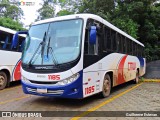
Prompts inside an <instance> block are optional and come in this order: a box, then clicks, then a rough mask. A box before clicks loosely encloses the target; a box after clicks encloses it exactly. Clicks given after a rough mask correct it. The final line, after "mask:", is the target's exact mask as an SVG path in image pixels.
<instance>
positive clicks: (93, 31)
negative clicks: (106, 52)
mask: <svg viewBox="0 0 160 120" xmlns="http://www.w3.org/2000/svg"><path fill="white" fill-rule="evenodd" d="M96 29H97V28H96V26H91V28H90V35H89V43H90V44H92V45H94V44H96V38H97V30H96Z"/></svg>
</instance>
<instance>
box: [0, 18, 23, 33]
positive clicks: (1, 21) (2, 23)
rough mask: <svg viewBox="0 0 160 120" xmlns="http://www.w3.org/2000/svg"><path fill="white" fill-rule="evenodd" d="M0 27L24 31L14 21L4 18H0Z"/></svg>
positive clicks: (21, 26) (20, 25)
mask: <svg viewBox="0 0 160 120" xmlns="http://www.w3.org/2000/svg"><path fill="white" fill-rule="evenodd" d="M0 26H3V27H6V28H10V29H12V30H16V31H21V30H25V29H24V28H23V25H22V24H20V23H19V22H18V21H14V20H12V19H11V18H5V17H1V18H0Z"/></svg>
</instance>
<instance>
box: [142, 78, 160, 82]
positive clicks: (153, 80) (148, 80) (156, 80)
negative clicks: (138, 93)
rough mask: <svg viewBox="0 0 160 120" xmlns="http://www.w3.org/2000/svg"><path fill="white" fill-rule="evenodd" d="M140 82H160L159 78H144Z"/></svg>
mask: <svg viewBox="0 0 160 120" xmlns="http://www.w3.org/2000/svg"><path fill="white" fill-rule="evenodd" d="M142 82H160V79H145V80H142Z"/></svg>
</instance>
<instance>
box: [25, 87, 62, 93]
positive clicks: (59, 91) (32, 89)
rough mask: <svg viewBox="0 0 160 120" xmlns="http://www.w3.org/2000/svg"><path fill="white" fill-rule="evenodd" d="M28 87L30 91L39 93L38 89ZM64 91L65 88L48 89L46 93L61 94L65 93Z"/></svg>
mask: <svg viewBox="0 0 160 120" xmlns="http://www.w3.org/2000/svg"><path fill="white" fill-rule="evenodd" d="M26 88H27V91H28V92H32V93H38V92H37V89H35V88H29V87H26ZM63 92H64V90H47V93H45V94H52V95H61V94H63ZM42 94H43V93H42Z"/></svg>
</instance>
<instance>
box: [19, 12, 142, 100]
mask: <svg viewBox="0 0 160 120" xmlns="http://www.w3.org/2000/svg"><path fill="white" fill-rule="evenodd" d="M143 48H144V45H143V44H142V43H140V42H139V41H137V40H135V39H134V38H132V37H131V36H129V35H128V34H126V33H125V32H123V31H122V30H120V29H118V28H117V27H115V26H113V25H112V24H110V23H109V22H107V21H105V20H104V19H102V18H101V17H99V16H97V15H93V14H76V15H68V16H62V17H56V18H51V19H47V20H42V21H39V22H36V23H34V24H33V25H32V26H31V28H30V29H29V31H28V35H27V37H26V40H25V47H24V51H23V54H22V68H21V72H22V86H23V91H24V93H26V94H33V95H40V96H52V97H63V98H85V97H88V96H91V95H94V94H97V93H100V94H101V96H103V97H107V96H109V94H110V91H111V88H112V87H114V86H117V85H120V84H122V83H125V82H127V81H130V80H134V81H135V83H138V80H139V77H140V76H142V75H144V74H145V58H144V57H143Z"/></svg>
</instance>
